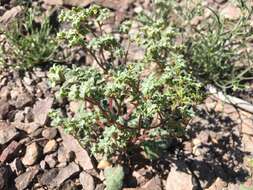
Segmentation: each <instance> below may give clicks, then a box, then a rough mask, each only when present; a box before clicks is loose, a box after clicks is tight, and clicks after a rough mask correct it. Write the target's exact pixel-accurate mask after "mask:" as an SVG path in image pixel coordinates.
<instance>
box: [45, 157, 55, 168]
mask: <svg viewBox="0 0 253 190" xmlns="http://www.w3.org/2000/svg"><path fill="white" fill-rule="evenodd" d="M45 162H46V163H47V164H48V166H49V168H54V167H55V166H56V164H57V161H56V156H55V155H54V154H50V155H46V156H45Z"/></svg>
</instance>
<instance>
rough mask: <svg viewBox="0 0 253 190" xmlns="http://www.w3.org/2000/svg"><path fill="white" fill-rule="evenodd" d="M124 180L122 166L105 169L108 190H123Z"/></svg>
mask: <svg viewBox="0 0 253 190" xmlns="http://www.w3.org/2000/svg"><path fill="white" fill-rule="evenodd" d="M123 179H124V171H123V167H122V166H116V167H113V168H106V169H105V185H106V190H121V188H122V186H123Z"/></svg>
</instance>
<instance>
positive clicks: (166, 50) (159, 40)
mask: <svg viewBox="0 0 253 190" xmlns="http://www.w3.org/2000/svg"><path fill="white" fill-rule="evenodd" d="M157 6H158V8H157V10H158V12H159V7H160V4H157ZM161 11H162V10H161ZM155 14H158V13H157V12H156V13H155ZM109 16H110V12H109V10H107V9H104V8H101V7H99V6H97V5H93V6H91V7H89V8H87V9H82V8H73V9H72V10H67V11H64V12H62V14H61V15H60V17H59V18H60V20H61V21H63V22H68V23H70V25H71V27H70V29H68V30H65V31H62V32H61V33H59V35H58V36H59V38H60V39H63V40H66V41H67V42H68V43H69V45H70V46H82V47H83V49H84V50H85V52H86V53H87V54H89V55H90V56H92V57H93V59H94V60H95V62H96V63H97V64H96V65H92V66H87V67H82V68H81V67H73V68H67V67H65V66H59V65H58V66H54V67H52V68H51V69H50V73H49V78H50V80H51V84H52V86H56V85H59V87H60V90H59V91H58V92H57V96H58V97H62V98H67V99H68V100H69V101H75V100H81V101H83V103H84V106H83V108H82V109H80V110H79V112H78V113H77V114H75V115H74V116H73V117H65V116H62V115H61V114H59V112H58V111H54V112H52V113H51V118H52V119H53V124H54V125H61V126H63V127H64V128H65V129H66V130H67V131H68V132H70V133H72V134H74V135H75V136H76V137H77V138H78V139H80V142H82V143H83V145H85V146H86V147H89V148H90V150H91V151H92V152H93V154H101V155H103V156H104V157H106V158H111V157H112V156H116V155H121V154H125V153H126V152H127V150H129V149H131V147H132V146H133V145H140V146H142V147H143V146H150V143H144V142H145V141H148V142H156V141H160V140H166V139H168V138H170V137H174V136H177V135H180V134H181V132H180V131H182V130H180V129H183V126H184V125H185V124H187V120H188V119H189V118H190V117H191V116H192V114H193V107H194V105H195V104H196V103H198V102H199V101H201V100H202V98H203V93H202V92H203V91H202V85H201V84H200V83H199V82H198V81H197V80H196V79H195V78H194V77H193V76H192V74H191V72H189V71H188V70H187V62H186V60H185V59H184V56H183V49H184V46H183V45H182V44H176V37H177V35H178V34H179V33H178V31H177V29H176V28H175V27H173V26H171V25H168V21H167V17H166V13H165V12H163V16H162V17H161V18H160V19H159V20H156V19H154V18H153V19H151V18H152V15H144V14H142V15H141V16H140V17H139V18H138V20H139V21H138V23H139V25H140V29H139V32H138V34H137V35H136V36H135V37H134V38H132V37H130V36H129V37H128V39H129V43H135V42H137V44H138V45H139V46H140V48H142V49H144V50H145V52H144V57H143V59H139V60H136V61H129V59H128V49H127V47H124V46H122V45H121V44H123V43H121V39H119V38H116V36H115V35H114V34H113V33H106V32H105V31H104V30H103V26H104V24H105V23H106V18H108V17H109ZM149 17H150V19H149ZM130 29H131V21H126V22H125V23H123V24H122V26H121V27H120V28H119V31H118V33H119V34H121V35H127V34H128V32H129V30H130ZM144 150H147V148H146V149H145V148H144Z"/></svg>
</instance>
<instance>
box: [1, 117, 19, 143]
mask: <svg viewBox="0 0 253 190" xmlns="http://www.w3.org/2000/svg"><path fill="white" fill-rule="evenodd" d="M18 135H19V132H18V131H17V130H16V129H15V128H14V127H12V126H10V125H8V124H7V123H4V122H0V145H3V144H6V143H8V142H9V141H11V140H13V139H14V138H15V137H17V136H18Z"/></svg>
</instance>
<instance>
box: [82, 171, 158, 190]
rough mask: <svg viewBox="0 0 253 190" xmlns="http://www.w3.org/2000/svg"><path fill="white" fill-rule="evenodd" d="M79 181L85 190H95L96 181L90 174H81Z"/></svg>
mask: <svg viewBox="0 0 253 190" xmlns="http://www.w3.org/2000/svg"><path fill="white" fill-rule="evenodd" d="M79 180H80V183H81V184H82V186H83V190H94V189H95V183H94V179H93V177H92V176H91V175H90V174H88V173H86V172H82V173H80V176H79ZM154 190H155V189H154Z"/></svg>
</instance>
